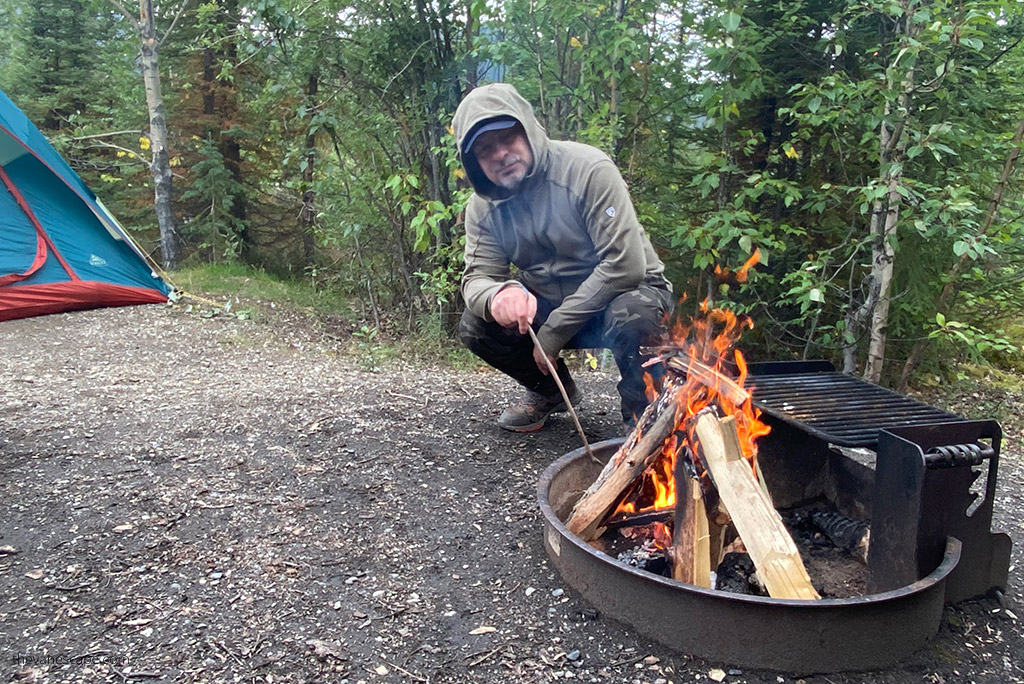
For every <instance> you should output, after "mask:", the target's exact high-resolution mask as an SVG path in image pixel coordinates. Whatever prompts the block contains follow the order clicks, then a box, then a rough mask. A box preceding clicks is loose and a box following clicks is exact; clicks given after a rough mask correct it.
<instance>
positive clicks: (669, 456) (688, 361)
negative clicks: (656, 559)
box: [612, 253, 770, 547]
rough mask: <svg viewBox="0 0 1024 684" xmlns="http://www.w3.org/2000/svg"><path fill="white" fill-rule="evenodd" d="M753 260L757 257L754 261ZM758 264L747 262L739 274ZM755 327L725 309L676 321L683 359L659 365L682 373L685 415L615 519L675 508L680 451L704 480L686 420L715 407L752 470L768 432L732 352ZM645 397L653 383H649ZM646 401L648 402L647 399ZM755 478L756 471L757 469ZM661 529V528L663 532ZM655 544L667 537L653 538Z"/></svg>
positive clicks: (737, 356)
mask: <svg viewBox="0 0 1024 684" xmlns="http://www.w3.org/2000/svg"><path fill="white" fill-rule="evenodd" d="M755 257H757V254H756V253H755V255H754V257H751V259H752V260H753V259H755ZM753 263H756V261H748V262H747V264H745V265H744V267H743V269H741V272H742V273H743V274H744V275H743V277H744V278H745V277H746V270H747V269H749V268H750V266H752V265H753ZM750 328H753V323H752V322H751V321H750V319H749V318H747V317H746V316H737V315H736V314H734V313H732V312H731V311H727V310H724V309H709V308H708V306H707V303H706V302H705V303H704V304H702V305H701V309H700V312H699V313H698V315H697V316H696V317H695V318H694V319H692V320H691V321H690V322H689V323H688V324H682V323H680V322H678V321H677V323H676V326H675V328H674V330H673V337H674V339H675V345H674V346H673V349H674V350H677V352H678V350H685V356H682V355H681V354H679V355H676V356H675V357H674V360H673V358H672V357H668V358H666V357H663V362H665V363H669V364H670V368H671V369H673V370H675V371H676V372H679V371H680V370H685V371H686V380H685V383H684V384H683V387H682V390H681V391H680V393H679V395H678V398H677V401H678V403H679V406H680V407H681V408H682V409H683V410H682V411H680V421H679V423H678V424H677V426H676V431H675V432H674V433H673V435H672V436H671V437H669V439H667V440H666V441H665V445H664V446H663V447H662V451H661V453H660V454H659V456H658V457H657V458H656V459H655V460H654V462H653V463H652V464H651V466H650V467H649V468H647V470H645V471H644V473H643V474H642V475H641V477H640V478H638V483H637V484H636V485H635V486H634V488H633V489H632V491H631V492H630V493H629V494H628V495H627V496H626V497H625V498H624V499H623V501H622V502H621V503H620V504H619V505H618V507H617V508H616V509H615V511H613V513H612V515H613V516H619V515H629V514H637V513H645V512H649V511H654V510H663V509H666V508H671V507H673V506H675V501H676V485H675V476H674V475H675V466H676V458H677V454H678V452H679V451H680V450H682V451H684V453H686V454H687V456H686V457H691V458H692V459H693V460H694V463H693V465H694V469H695V471H696V472H697V473H698V475H702V476H703V475H704V472H703V466H702V465H701V464H700V461H699V459H698V458H697V456H696V455H695V454H692V453H691V452H690V450H689V449H688V448H687V446H686V445H687V443H688V444H689V445H694V444H697V441H698V440H697V438H696V434H695V431H696V427H695V421H692V420H690V419H691V418H693V417H694V416H696V415H697V414H698V413H699V412H700V411H702V410H703V409H705V408H707V407H708V406H715V407H717V409H718V411H719V413H720V414H722V415H726V416H735V417H736V426H737V429H738V431H739V435H740V446H741V447H742V450H743V456H744V458H746V459H747V460H748V461H749V462H750V465H751V468H754V467H755V464H756V459H757V444H756V440H757V438H759V437H761V436H763V435H766V434H768V432H769V431H770V428H769V427H768V426H767V425H766V424H764V423H762V422H761V421H760V420H759V416H760V411H759V410H757V409H756V408H754V406H753V404H752V403H751V399H750V394H749V390H747V389H745V388H744V383H745V381H746V379H747V364H746V361H745V360H744V358H743V354H742V353H740V351H739V350H738V349H736V344H737V342H738V341H739V338H740V335H741V334H742V333H743V332H744V331H746V330H749V329H750ZM647 384H648V391H649V392H651V391H652V390H653V383H652V382H651V381H650V379H649V378H647ZM649 396H651V395H650V394H649ZM755 472H756V469H755ZM662 527H664V526H662ZM655 537H656V541H658V543H659V544H660V543H661V542H660V539H661V538H662V537H664V538H665V539H666V540H668V541H666V543H665V544H664V546H666V547H667V546H668V545H669V544H670V538H669V535H668V532H667V529H666V530H665V534H664V535H662V534H656V535H655Z"/></svg>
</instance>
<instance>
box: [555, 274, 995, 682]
mask: <svg viewBox="0 0 1024 684" xmlns="http://www.w3.org/2000/svg"><path fill="white" fill-rule="evenodd" d="M730 277H735V278H737V279H738V278H739V277H741V274H739V273H736V274H732V276H730ZM749 328H750V322H749V321H748V320H747V319H745V318H744V317H742V316H733V315H731V314H729V313H727V312H723V311H717V310H714V309H712V308H711V307H705V308H704V309H703V310H701V311H700V312H699V315H698V316H697V320H696V321H695V322H693V323H692V324H691V325H690V326H689V327H687V328H686V329H685V330H681V331H679V335H678V336H677V338H676V339H677V340H678V341H679V342H678V343H677V345H676V346H673V347H669V348H662V349H660V350H658V354H659V356H658V364H659V365H657V366H652V368H651V369H650V370H651V371H652V374H656V375H661V376H663V377H662V378H661V381H660V383H659V384H660V387H659V392H658V394H657V396H656V397H655V398H654V400H653V402H652V403H651V405H650V406H649V407H648V409H647V410H646V411H645V413H644V414H643V415H642V416H640V418H639V420H638V421H637V427H636V429H635V430H634V431H632V432H631V433H630V434H629V435H628V436H627V437H625V438H620V439H614V440H608V441H605V442H600V443H598V444H595V445H594V446H593V449H590V448H589V447H588V446H586V445H585V446H584V448H580V449H576V450H574V451H572V452H570V453H567V454H565V455H564V456H562V457H561V458H559V459H558V460H556V461H554V462H553V463H552V464H551V465H550V466H548V468H547V469H546V470H545V471H544V473H543V475H542V476H541V478H540V481H539V482H538V486H537V493H538V503H539V504H540V509H541V512H542V513H543V516H544V545H545V548H546V550H547V552H548V555H549V558H550V559H551V561H552V563H553V565H554V566H555V567H556V568H557V570H558V572H559V573H560V574H561V575H562V577H563V578H564V579H565V581H566V582H567V583H568V584H570V585H571V586H572V587H574V588H575V589H577V590H578V591H579V592H580V594H581V595H582V596H583V597H584V598H585V599H586V600H587V601H589V602H590V603H591V604H592V605H593V606H594V607H595V608H596V609H598V610H599V611H601V612H602V613H604V614H607V615H608V616H610V617H613V618H615V619H617V620H620V621H622V622H624V623H626V624H628V625H630V626H632V627H633V628H634V629H636V630H637V631H638V632H640V633H643V634H645V635H647V636H648V637H650V638H652V639H655V640H657V641H659V642H660V643H662V644H664V645H666V646H668V647H670V648H672V649H675V650H677V651H679V652H681V653H687V654H691V655H699V656H702V657H705V658H709V659H713V660H718V661H722V662H728V663H730V664H733V665H738V666H750V667H759V668H768V669H774V670H782V671H789V672H795V671H798V672H801V673H808V674H809V673H817V672H835V671H840V670H871V669H877V668H880V667H887V666H889V665H891V664H893V663H895V662H897V661H898V660H900V659H901V658H903V657H906V656H908V655H910V654H911V653H913V652H915V651H916V650H918V649H920V648H921V647H922V646H923V645H924V644H925V643H926V642H927V641H928V639H930V638H931V637H933V636H934V635H935V633H936V632H937V631H938V628H939V624H940V622H941V618H942V614H943V605H944V604H946V603H955V602H957V601H961V600H964V599H967V598H971V597H974V596H979V595H982V594H986V593H989V592H995V593H996V594H995V595H996V596H1000V595H1001V592H1003V591H1005V588H1006V586H1007V579H1008V570H1009V565H1010V552H1011V546H1012V544H1011V541H1010V537H1009V536H1008V535H1007V534H1005V533H1003V532H993V531H992V529H991V526H992V520H993V509H994V503H995V500H996V496H995V495H996V490H995V483H996V476H997V471H998V463H999V451H1000V444H1001V441H1002V431H1001V429H1000V427H999V424H998V423H996V422H995V421H991V420H977V421H969V420H965V419H964V418H962V417H960V416H957V415H955V414H952V413H948V412H946V411H943V410H941V409H939V408H936V407H933V406H928V405H927V404H924V403H922V402H920V401H917V400H915V399H913V398H911V397H907V396H903V395H899V394H897V393H895V392H892V391H890V390H887V389H885V388H882V387H879V386H877V385H872V384H871V383H868V382H865V381H864V380H861V379H859V378H855V377H852V376H849V375H845V374H843V373H840V372H838V371H837V370H836V369H835V367H834V366H832V364H831V363H828V362H827V361H816V360H810V361H764V362H761V363H751V364H749V366H748V365H747V364H746V363H745V362H744V360H743V356H742V355H741V354H740V353H738V352H737V351H736V346H737V344H738V341H739V335H740V333H741V332H744V331H746V330H748V329H749ZM762 475H763V476H762ZM780 518H781V520H780ZM782 520H785V522H786V524H785V525H783V524H782ZM868 521H870V523H869V522H868ZM869 529H870V547H869V546H868V536H867V532H868V530H869ZM791 535H792V536H791ZM794 539H795V540H796V541H794ZM797 543H799V549H800V550H801V551H803V552H804V553H803V555H802V556H801V554H800V553H798V552H797ZM805 563H806V566H805V565H804V564H805ZM810 578H814V584H813V585H812V583H811V579H810ZM755 585H756V586H755ZM819 595H820V598H819ZM723 635H729V638H722V637H723Z"/></svg>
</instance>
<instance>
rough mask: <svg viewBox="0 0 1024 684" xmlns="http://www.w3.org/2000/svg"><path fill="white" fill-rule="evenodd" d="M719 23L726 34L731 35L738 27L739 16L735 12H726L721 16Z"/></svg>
mask: <svg viewBox="0 0 1024 684" xmlns="http://www.w3.org/2000/svg"><path fill="white" fill-rule="evenodd" d="M721 22H722V26H723V27H724V28H725V30H726V31H727V32H728V33H733V32H734V31H735V30H736V29H738V28H739V27H740V15H738V14H736V13H735V12H726V13H725V14H724V15H722V18H721Z"/></svg>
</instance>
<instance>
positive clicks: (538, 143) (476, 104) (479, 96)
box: [452, 83, 548, 199]
mask: <svg viewBox="0 0 1024 684" xmlns="http://www.w3.org/2000/svg"><path fill="white" fill-rule="evenodd" d="M510 118H511V119H515V120H516V121H518V122H519V123H521V124H522V125H523V129H524V130H525V131H526V139H527V141H529V143H530V149H531V151H532V152H533V169H532V170H531V171H530V174H529V175H528V176H527V178H529V177H530V176H533V175H534V174H536V173H537V170H538V169H542V168H544V166H545V165H546V163H547V153H548V136H547V133H545V131H544V128H543V127H542V126H541V125H540V122H538V121H537V117H536V116H535V115H534V113H533V106H531V105H530V103H529V102H527V101H526V100H525V99H523V96H522V95H520V94H519V93H518V92H516V89H515V88H513V87H512V86H511V85H509V84H507V83H491V84H488V85H485V86H481V87H479V88H476V89H474V90H472V91H471V92H470V93H469V94H468V95H466V97H464V98H463V99H462V102H461V103H460V104H459V108H458V109H457V110H455V118H454V119H453V120H452V128H453V129H454V132H455V140H456V141H457V143H458V146H459V159H460V160H461V161H462V165H463V166H464V167H465V169H466V176H467V177H468V178H469V182H470V183H472V185H473V189H474V190H476V191H477V193H478V194H480V195H483V196H484V197H488V198H491V199H500V198H502V197H507V196H508V191H506V190H503V189H502V188H499V187H497V186H496V185H494V183H492V182H491V181H490V180H488V178H487V176H485V175H484V172H483V170H482V169H481V168H480V165H479V164H478V163H477V161H476V157H475V156H474V155H473V153H472V152H470V151H469V150H468V147H469V146H470V145H471V144H472V143H473V142H474V141H475V140H476V136H477V135H478V134H479V133H480V132H482V131H481V129H482V127H484V126H486V125H487V124H489V123H492V122H494V121H496V120H497V121H507V120H508V119H510Z"/></svg>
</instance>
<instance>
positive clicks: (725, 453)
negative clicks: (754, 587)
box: [697, 412, 821, 599]
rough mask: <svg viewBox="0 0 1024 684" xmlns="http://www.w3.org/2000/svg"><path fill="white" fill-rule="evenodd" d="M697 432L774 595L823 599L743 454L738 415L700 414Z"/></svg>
mask: <svg viewBox="0 0 1024 684" xmlns="http://www.w3.org/2000/svg"><path fill="white" fill-rule="evenodd" d="M697 436H698V437H699V439H700V446H701V449H702V451H703V453H704V460H705V462H706V463H707V466H708V471H709V472H710V473H711V478H712V479H713V480H714V482H715V487H717V489H718V494H719V496H721V498H722V503H723V504H724V505H725V507H726V509H727V510H728V511H729V515H731V516H732V521H733V524H735V525H736V531H737V532H739V535H740V538H741V539H743V543H744V545H745V546H746V547H747V553H749V554H750V559H751V560H752V561H753V562H754V566H755V567H756V568H757V572H758V574H759V575H760V576H761V580H762V581H763V582H764V585H765V587H766V588H767V589H768V594H769V595H770V596H772V597H773V598H792V599H818V598H821V597H820V596H819V595H818V592H817V591H815V589H814V586H813V585H812V584H811V578H810V577H808V575H807V570H806V569H805V568H804V564H803V561H802V560H801V559H800V552H799V551H798V550H797V548H796V544H795V543H793V538H792V537H791V536H790V535H789V532H788V531H787V530H786V527H785V525H783V524H782V518H780V517H779V514H778V512H777V511H776V510H775V509H774V508H773V507H772V505H771V502H770V501H769V500H768V497H767V496H766V495H765V493H764V491H763V490H762V489H761V487H760V486H759V485H758V483H757V480H755V479H754V472H753V470H751V468H750V464H749V463H747V461H746V460H745V459H744V458H743V453H742V450H741V448H740V443H739V434H738V433H737V431H736V419H735V418H734V417H733V416H728V417H726V418H723V419H722V420H719V419H718V417H717V416H715V415H714V414H713V413H710V412H709V413H702V414H701V415H699V416H698V418H697Z"/></svg>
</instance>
